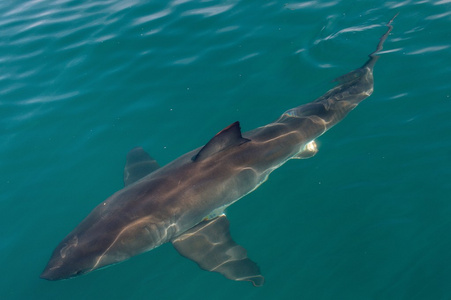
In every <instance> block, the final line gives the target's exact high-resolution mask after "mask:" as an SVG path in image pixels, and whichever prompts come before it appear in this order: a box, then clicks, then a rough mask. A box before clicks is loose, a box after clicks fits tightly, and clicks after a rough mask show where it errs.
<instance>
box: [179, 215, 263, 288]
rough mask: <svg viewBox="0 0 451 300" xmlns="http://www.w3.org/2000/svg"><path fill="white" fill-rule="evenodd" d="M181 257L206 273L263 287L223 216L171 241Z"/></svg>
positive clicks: (261, 277) (253, 263)
mask: <svg viewBox="0 0 451 300" xmlns="http://www.w3.org/2000/svg"><path fill="white" fill-rule="evenodd" d="M172 244H173V245H174V247H175V249H176V250H177V251H178V252H179V253H180V254H181V255H182V256H184V257H186V258H189V259H191V260H193V261H194V262H196V263H197V264H198V265H199V267H201V268H202V269H204V270H207V271H213V272H218V273H221V274H222V275H224V276H225V277H226V278H228V279H232V280H238V281H250V282H252V284H253V285H254V286H262V285H263V282H264V278H263V276H262V275H261V273H260V269H259V267H258V266H257V264H256V263H255V262H253V261H252V260H250V259H249V258H248V257H247V251H246V249H244V248H243V247H241V246H240V245H238V244H237V243H235V242H234V241H233V240H232V236H231V235H230V232H229V221H228V220H227V218H226V216H225V215H221V216H219V217H217V218H215V219H212V220H206V221H202V222H201V223H199V224H198V225H196V226H195V227H193V228H191V229H190V230H188V231H187V232H185V233H183V234H182V235H180V236H179V237H177V238H176V239H175V240H173V241H172Z"/></svg>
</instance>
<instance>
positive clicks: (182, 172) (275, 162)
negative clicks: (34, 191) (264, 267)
mask: <svg viewBox="0 0 451 300" xmlns="http://www.w3.org/2000/svg"><path fill="white" fill-rule="evenodd" d="M391 22H392V21H390V22H389V23H388V24H387V26H388V30H387V32H386V33H385V34H384V35H383V36H382V38H381V40H380V42H379V44H378V47H377V49H376V51H375V52H373V53H372V54H370V55H369V59H368V60H367V62H366V63H365V64H364V65H363V66H362V67H360V68H358V69H356V70H354V71H352V72H350V73H347V74H345V75H343V76H341V77H340V78H338V79H337V81H338V82H339V84H338V85H337V86H336V87H334V88H332V89H331V90H329V91H328V92H327V93H325V94H324V95H323V96H321V97H320V98H318V99H316V100H315V101H313V102H310V103H307V104H305V105H301V106H298V107H295V108H293V109H290V110H288V111H286V112H285V113H283V114H282V115H281V116H280V117H279V118H278V119H277V120H276V121H274V122H272V123H270V124H267V125H266V126H262V127H259V128H256V129H254V130H251V131H248V132H246V133H244V134H242V133H241V130H240V125H239V123H238V122H235V123H233V124H231V125H230V126H228V127H226V128H225V129H223V130H222V131H220V132H219V133H218V134H216V135H215V136H214V137H213V138H212V139H211V140H210V141H209V142H208V143H207V144H206V145H205V146H203V147H200V148H198V149H195V150H193V151H191V152H188V153H186V154H185V155H182V156H181V157H179V158H177V159H175V160H174V161H172V162H171V163H169V164H167V165H166V166H163V167H159V165H158V164H157V163H156V161H155V160H154V159H152V158H151V157H150V156H149V155H148V154H147V153H146V152H144V150H143V149H142V148H135V149H133V150H131V151H130V152H129V154H128V155H127V163H126V167H125V170H124V182H125V187H124V188H123V189H121V190H119V191H118V192H116V193H114V194H113V195H112V196H110V197H109V198H107V199H106V200H105V201H103V202H101V203H100V204H99V205H98V206H97V207H96V208H94V210H93V211H92V212H91V213H90V214H89V215H88V216H87V217H86V218H85V219H84V220H83V221H82V222H81V223H80V224H79V225H78V226H77V227H76V228H75V229H74V230H73V231H72V232H71V233H69V235H67V236H66V238H64V239H63V240H62V241H61V243H60V244H59V245H58V246H57V247H56V249H55V250H54V252H53V254H52V257H51V258H50V261H49V262H48V264H47V266H46V268H45V270H44V271H43V272H42V274H41V278H44V279H48V280H59V279H67V278H71V277H75V276H77V275H81V274H85V273H89V272H91V271H93V270H96V269H99V268H101V267H104V266H107V265H111V264H114V263H118V262H121V261H124V260H126V259H128V258H130V257H132V256H135V255H138V254H140V253H143V252H146V251H149V250H151V249H154V248H155V247H158V246H160V245H162V244H164V243H167V242H170V243H172V244H173V245H174V247H175V248H176V249H177V251H178V252H179V253H180V254H181V255H183V256H185V257H187V258H189V259H191V260H193V261H195V262H196V263H198V265H199V266H200V267H201V268H202V269H205V270H208V271H215V272H219V273H221V274H223V275H224V276H225V277H227V278H229V279H232V280H240V281H250V282H252V284H253V285H254V286H261V285H262V284H263V282H264V278H263V276H262V275H261V272H260V269H259V267H258V266H257V264H256V263H254V262H253V261H252V260H250V259H249V258H248V257H247V253H246V250H245V249H244V248H243V247H241V246H240V245H238V244H236V243H235V242H234V241H233V239H232V237H231V235H230V233H229V223H228V220H227V218H226V216H225V215H224V214H223V211H224V209H225V208H226V207H228V206H229V205H231V204H233V203H234V202H235V201H237V200H239V199H240V198H242V197H243V196H245V195H247V194H248V193H250V192H252V191H253V190H255V189H256V188H257V187H258V186H259V185H261V184H262V183H263V182H265V181H266V179H267V178H268V175H269V174H270V173H271V172H272V171H273V170H275V169H276V168H278V167H280V166H281V165H283V164H284V163H285V162H287V161H288V160H290V159H295V158H308V157H311V156H313V155H315V153H316V152H317V148H316V144H315V139H316V138H317V137H319V136H320V135H322V134H323V133H325V132H326V131H327V130H328V129H330V128H331V127H332V126H334V125H335V124H337V123H338V122H340V121H341V120H342V119H343V118H345V117H346V115H347V114H348V113H349V112H350V111H351V110H353V109H354V108H355V107H356V106H357V105H358V104H359V103H360V102H361V101H362V100H364V99H365V98H367V97H368V96H370V95H371V93H372V92H373V67H374V64H375V63H376V61H377V59H378V56H377V55H376V52H378V51H380V50H381V49H382V44H383V42H384V41H385V39H386V38H387V36H388V34H389V33H390V31H391V29H392V26H391Z"/></svg>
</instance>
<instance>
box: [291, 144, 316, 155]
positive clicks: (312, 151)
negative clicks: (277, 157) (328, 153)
mask: <svg viewBox="0 0 451 300" xmlns="http://www.w3.org/2000/svg"><path fill="white" fill-rule="evenodd" d="M316 153H318V147H317V146H316V143H315V141H311V142H310V143H308V144H306V145H305V146H304V148H302V150H301V151H299V153H298V154H296V155H295V156H293V158H294V159H305V158H310V157H313V156H315V155H316Z"/></svg>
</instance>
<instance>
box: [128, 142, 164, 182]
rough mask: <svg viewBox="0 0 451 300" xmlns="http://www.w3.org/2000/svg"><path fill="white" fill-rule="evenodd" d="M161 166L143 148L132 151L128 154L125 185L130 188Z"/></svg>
mask: <svg viewBox="0 0 451 300" xmlns="http://www.w3.org/2000/svg"><path fill="white" fill-rule="evenodd" d="M159 167H160V166H159V165H158V163H157V161H156V160H155V159H153V158H152V157H151V156H150V155H149V154H147V152H146V151H144V149H143V148H141V147H136V148H133V149H132V150H130V152H128V154H127V162H126V164H125V168H124V185H125V186H128V185H130V184H132V183H134V182H136V181H138V180H140V179H141V178H143V177H144V176H146V175H149V174H150V173H152V172H153V171H155V170H156V169H158V168H159Z"/></svg>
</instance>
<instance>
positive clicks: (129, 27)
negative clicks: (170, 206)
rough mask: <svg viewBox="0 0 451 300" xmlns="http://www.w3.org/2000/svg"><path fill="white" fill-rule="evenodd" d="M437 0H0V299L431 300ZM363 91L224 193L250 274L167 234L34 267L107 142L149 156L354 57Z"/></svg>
mask: <svg viewBox="0 0 451 300" xmlns="http://www.w3.org/2000/svg"><path fill="white" fill-rule="evenodd" d="M450 11H451V1H449V0H441V1H409V0H407V1H403V2H395V1H391V2H390V1H389V2H387V1H307V2H286V1H283V2H282V1H280V2H277V1H263V0H261V1H189V0H175V1H168V2H166V1H138V0H132V1H119V0H107V1H100V0H99V1H74V0H60V1H58V0H57V1H48V0H42V1H22V2H20V3H19V2H17V1H9V0H5V1H1V2H0V16H1V17H0V130H1V131H0V133H1V148H0V170H1V173H0V174H1V175H0V176H1V177H0V189H1V191H2V193H1V194H0V211H1V231H0V232H1V239H0V265H1V269H2V272H1V273H2V276H1V277H2V279H1V281H0V298H1V299H201V298H212V299H451V285H450V280H451V264H450V263H451V254H450V249H451V239H450V232H451V221H450V220H451V218H450V216H451V203H450V202H451V184H450V178H451V138H450V137H451V122H450V113H451V99H450V93H451V92H450V83H449V82H450V79H451V76H450V75H451V72H450V71H451V65H450V61H451V49H450V47H451V44H450V41H451V29H450V28H451V27H450V23H451V13H450ZM397 12H399V13H400V14H399V16H398V18H397V19H396V20H395V22H394V26H395V27H394V30H393V32H392V34H391V35H390V36H389V38H388V40H387V41H386V44H385V48H384V51H383V52H382V54H381V58H380V59H379V61H378V64H377V65H376V68H375V72H374V75H375V90H374V93H373V95H372V96H371V97H370V98H368V99H367V100H365V101H364V102H363V103H362V104H361V105H360V106H359V107H358V108H357V109H356V110H354V111H353V112H352V113H351V114H350V115H349V116H348V117H347V118H346V119H345V120H344V121H343V122H342V123H340V124H339V125H338V126H336V127H334V128H333V129H332V130H330V131H329V132H327V133H326V134H325V135H323V136H322V137H321V138H319V140H318V145H319V153H318V154H317V155H316V156H315V157H314V158H311V159H309V160H302V161H300V160H296V161H290V162H288V163H287V164H286V165H284V166H283V167H282V168H281V169H279V170H277V171H275V172H274V173H273V174H272V175H271V176H270V178H269V180H268V182H266V183H265V184H264V185H262V186H261V187H260V188H259V189H258V190H256V191H255V192H253V193H252V194H250V195H248V196H246V197H245V198H243V199H242V200H240V201H239V202H238V203H236V204H234V205H233V206H231V207H230V208H229V209H228V211H227V215H228V218H229V219H230V223H231V232H232V235H233V237H234V239H235V240H236V241H237V242H238V243H240V244H241V245H243V246H244V247H245V248H246V249H247V250H248V254H249V256H250V257H251V258H252V259H253V260H254V261H256V262H257V263H258V264H259V266H260V268H261V270H262V273H263V275H264V276H265V278H266V283H265V285H264V286H263V287H261V288H254V287H252V285H251V284H249V283H243V282H233V281H229V280H226V279H225V278H223V277H222V276H221V275H219V274H216V273H209V272H205V271H202V270H200V269H199V268H198V267H197V265H196V264H195V263H193V262H191V261H189V260H187V259H185V258H183V257H181V256H180V255H179V254H178V253H177V252H176V251H175V250H174V249H173V247H172V246H171V245H163V246H162V247H160V248H158V249H155V250H153V251H151V252H148V253H145V254H143V255H140V256H138V257H134V258H132V259H130V260H129V261H127V262H124V263H121V264H119V265H116V266H113V267H110V268H107V269H103V270H100V271H96V272H93V273H91V274H88V275H86V276H81V277H79V278H75V279H71V280H66V281H58V282H48V281H45V280H42V279H40V278H39V274H40V273H41V271H42V270H43V268H44V266H45V264H46V263H47V260H48V259H49V257H50V254H51V253H52V251H53V249H54V247H55V246H56V245H57V244H58V243H59V241H60V240H61V239H62V238H63V237H64V236H65V235H66V234H67V233H69V232H70V231H71V230H72V229H73V228H74V227H75V226H76V225H77V224H78V223H79V222H80V221H81V220H82V219H83V218H84V217H85V216H86V215H87V214H88V213H89V212H90V211H91V209H92V208H93V207H94V206H96V205H97V204H98V203H99V202H100V201H102V200H104V199H105V198H106V197H108V196H109V195H110V194H112V193H113V192H115V191H116V190H118V189H120V188H121V187H122V185H123V183H122V172H123V167H124V163H125V155H126V153H127V152H128V151H129V150H130V149H131V148H133V147H134V146H138V145H140V146H143V147H144V148H145V149H146V150H147V151H148V152H149V153H151V155H152V156H154V157H155V158H156V159H157V160H158V161H159V163H160V164H161V165H164V164H166V163H168V162H170V161H171V160H173V159H175V158H176V157H178V156H180V155H181V154H183V153H185V152H187V151H190V150H192V149H194V148H195V147H198V146H200V145H202V144H204V143H206V142H207V141H208V140H209V139H210V138H211V137H212V136H213V135H214V134H215V133H216V132H218V131H219V130H221V129H222V128H224V127H225V126H227V125H229V124H231V123H233V122H234V121H237V120H239V121H240V122H241V126H242V128H243V131H247V130H250V129H253V128H255V127H257V126H261V125H264V124H266V123H268V122H270V121H272V120H274V119H275V118H277V117H278V116H279V115H280V114H281V113H282V112H284V111H285V110H287V109H289V108H291V107H294V106H297V105H300V104H302V103H306V102H309V101H311V100H313V99H315V98H316V97H318V96H320V95H322V94H323V93H324V92H326V91H327V90H328V89H329V88H330V87H331V86H332V84H331V80H332V79H333V78H335V77H337V76H340V75H342V74H344V73H346V72H348V71H350V70H352V69H354V68H356V67H359V66H360V65H361V64H363V63H364V62H365V60H366V59H367V55H368V54H369V53H370V52H372V51H373V49H374V48H375V46H376V44H377V41H378V39H379V37H380V36H381V34H382V33H383V32H384V31H385V27H384V24H385V23H386V22H387V21H388V20H389V19H390V18H391V17H393V15H395V13H397Z"/></svg>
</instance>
